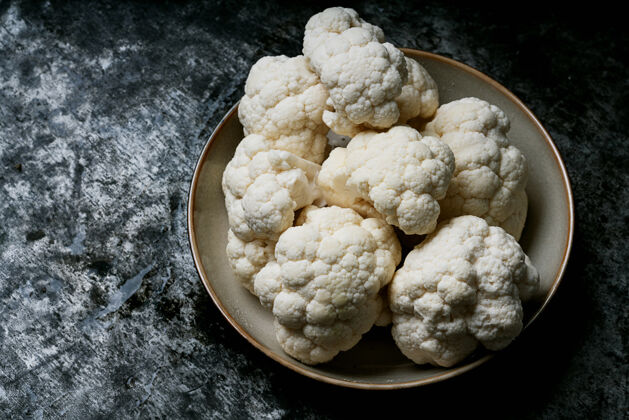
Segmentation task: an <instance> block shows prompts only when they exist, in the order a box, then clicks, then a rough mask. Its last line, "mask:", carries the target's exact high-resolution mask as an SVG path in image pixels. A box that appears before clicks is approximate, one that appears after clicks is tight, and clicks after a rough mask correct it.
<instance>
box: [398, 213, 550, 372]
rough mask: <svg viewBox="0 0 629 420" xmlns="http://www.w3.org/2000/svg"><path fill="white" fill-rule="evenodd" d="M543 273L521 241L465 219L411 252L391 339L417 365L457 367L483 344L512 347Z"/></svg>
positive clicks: (403, 273)
mask: <svg viewBox="0 0 629 420" xmlns="http://www.w3.org/2000/svg"><path fill="white" fill-rule="evenodd" d="M538 284H539V276H538V273H537V270H536V269H535V267H533V265H532V264H531V261H530V260H529V258H528V257H527V256H526V254H525V253H524V252H523V251H522V248H520V245H519V244H518V243H517V241H516V240H515V239H514V238H513V237H512V236H511V235H509V234H507V233H506V232H505V231H504V230H503V229H502V228H499V227H495V226H489V225H488V224H487V222H486V221H485V220H483V219H481V218H478V217H475V216H460V217H457V218H454V219H451V220H449V221H447V222H443V223H441V224H439V226H438V228H437V230H436V231H435V232H433V233H432V234H431V235H429V236H428V237H427V238H426V239H425V240H424V241H423V242H422V243H421V244H419V245H417V246H416V247H415V249H414V250H413V251H411V252H410V253H409V254H408V256H407V257H406V260H405V261H404V265H403V266H402V268H400V269H399V270H398V271H397V272H396V273H395V276H394V278H393V281H392V282H391V284H390V285H389V305H390V309H391V311H392V312H393V328H392V335H393V338H394V339H395V342H396V344H397V345H398V347H399V348H400V350H401V351H402V353H404V354H405V355H406V356H407V357H408V358H410V359H411V360H413V361H414V362H415V363H418V364H422V363H432V364H435V365H440V366H452V365H454V364H456V363H458V362H460V361H461V360H463V359H464V358H465V357H467V356H468V355H469V354H470V353H472V352H473V351H474V349H475V348H476V347H477V345H478V343H481V344H482V345H483V346H485V347H486V348H488V349H490V350H499V349H502V348H504V347H506V346H507V345H508V344H509V343H510V342H511V341H512V340H513V339H514V338H515V337H516V336H517V335H518V334H519V333H520V331H521V330H522V303H521V300H526V299H529V298H530V297H532V296H533V295H534V293H535V292H536V290H537V287H538Z"/></svg>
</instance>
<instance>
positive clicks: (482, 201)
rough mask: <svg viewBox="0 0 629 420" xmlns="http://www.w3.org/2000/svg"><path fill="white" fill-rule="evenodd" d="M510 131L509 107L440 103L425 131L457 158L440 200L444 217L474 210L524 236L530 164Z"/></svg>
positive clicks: (470, 101) (468, 100) (474, 102)
mask: <svg viewBox="0 0 629 420" xmlns="http://www.w3.org/2000/svg"><path fill="white" fill-rule="evenodd" d="M508 131H509V119H508V118H507V116H506V115H505V113H504V112H503V111H502V110H501V109H500V108H498V107H497V106H495V105H491V104H490V103H488V102H486V101H483V100H481V99H478V98H464V99H459V100H457V101H454V102H450V103H448V104H445V105H442V106H441V107H439V109H438V110H437V113H436V114H435V118H434V119H433V120H432V121H431V122H430V123H428V124H427V125H426V129H425V131H424V134H425V135H434V136H439V137H440V138H441V141H443V142H444V143H446V144H447V145H448V146H450V148H451V149H452V152H453V153H454V157H455V160H456V168H455V170H454V176H453V178H452V182H451V183H450V187H449V189H448V192H447V195H446V197H445V199H443V200H441V201H440V202H439V205H440V206H441V219H442V220H445V219H449V218H451V217H456V216H460V215H464V214H471V215H474V216H478V217H482V218H483V219H485V220H487V222H488V223H489V224H490V225H493V226H500V227H502V228H503V229H504V230H506V231H507V232H509V233H510V234H511V235H513V236H514V237H515V238H516V239H520V235H521V234H522V229H523V228H524V222H525V220H526V213H527V207H528V199H527V196H526V192H525V188H526V181H527V164H526V159H525V157H524V155H523V154H522V152H520V150H518V149H517V148H516V147H515V146H513V145H511V144H509V139H508V138H507V132H508Z"/></svg>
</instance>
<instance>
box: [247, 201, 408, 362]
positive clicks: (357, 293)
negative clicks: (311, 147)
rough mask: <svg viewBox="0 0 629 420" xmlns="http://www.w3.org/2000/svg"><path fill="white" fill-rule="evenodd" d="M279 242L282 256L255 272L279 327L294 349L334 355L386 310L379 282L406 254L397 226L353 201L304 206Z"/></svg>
mask: <svg viewBox="0 0 629 420" xmlns="http://www.w3.org/2000/svg"><path fill="white" fill-rule="evenodd" d="M296 224H297V226H294V227H291V228H289V229H287V230H286V231H285V232H284V233H282V235H281V236H280V238H279V240H278V242H277V245H276V247H275V258H276V261H277V262H276V263H271V264H268V265H267V266H266V267H265V268H264V270H262V271H261V272H260V273H258V275H257V276H256V278H255V281H254V283H255V285H254V287H255V290H256V292H257V293H259V296H260V300H261V302H262V303H263V304H265V305H267V306H270V307H272V309H273V315H274V316H275V332H276V337H277V340H278V341H279V343H280V345H281V346H282V348H283V349H284V351H286V353H288V354H289V355H290V356H292V357H294V358H296V359H298V360H300V361H302V362H304V363H307V364H316V363H323V362H326V361H329V360H331V359H332V358H333V357H334V356H335V355H336V354H338V353H339V352H340V351H345V350H349V349H350V348H351V347H353V346H354V345H356V343H358V341H359V340H360V338H361V337H362V335H363V334H364V333H366V332H367V331H368V330H369V329H371V327H372V326H373V325H374V323H375V322H376V320H377V319H378V318H379V317H380V316H381V312H382V310H383V307H384V302H383V300H382V298H381V297H380V294H379V292H380V290H381V289H382V288H383V287H384V286H385V285H386V284H388V283H389V282H390V280H391V277H392V276H393V273H394V272H395V267H396V266H397V264H398V263H399V261H400V259H401V247H400V244H399V242H398V240H397V237H396V236H395V233H394V231H393V229H392V228H391V226H389V225H387V224H386V223H385V222H384V221H382V220H381V219H373V218H369V219H363V218H362V217H361V216H360V215H359V214H358V213H356V212H355V211H353V210H351V209H344V208H340V207H324V208H318V207H315V206H309V207H306V208H305V209H304V210H302V213H301V215H300V216H299V218H298V220H297V222H296Z"/></svg>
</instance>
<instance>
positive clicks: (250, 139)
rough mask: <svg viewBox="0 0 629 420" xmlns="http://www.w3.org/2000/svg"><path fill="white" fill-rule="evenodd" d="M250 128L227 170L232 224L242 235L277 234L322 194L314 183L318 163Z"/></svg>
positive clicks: (266, 236)
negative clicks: (278, 146)
mask: <svg viewBox="0 0 629 420" xmlns="http://www.w3.org/2000/svg"><path fill="white" fill-rule="evenodd" d="M271 144H272V142H270V141H269V140H267V139H266V138H264V137H262V136H260V135H257V134H250V135H249V136H247V137H245V138H244V139H243V140H242V141H241V142H240V144H239V145H238V147H237V148H236V152H235V153H234V157H233V158H232V160H231V161H230V162H229V163H228V164H227V166H226V168H225V171H224V172H223V181H222V186H223V192H224V194H225V206H226V208H227V217H228V219H229V226H230V228H231V230H232V231H233V233H234V234H235V235H236V236H237V237H239V238H240V239H241V240H243V241H247V242H249V241H252V240H254V239H269V240H277V238H278V237H279V235H280V234H281V233H282V232H283V231H284V230H286V229H287V228H288V227H290V226H291V225H292V224H293V220H294V218H295V211H296V210H299V209H300V208H302V207H305V206H307V205H309V204H312V203H313V202H314V201H315V200H317V198H318V197H319V195H320V193H319V188H318V187H317V186H316V184H315V179H316V176H317V174H318V172H319V169H320V168H321V167H320V166H319V165H317V164H315V163H313V162H310V161H308V160H305V159H302V158H300V157H298V156H296V155H294V154H292V153H289V152H286V151H283V150H274V149H270V147H271Z"/></svg>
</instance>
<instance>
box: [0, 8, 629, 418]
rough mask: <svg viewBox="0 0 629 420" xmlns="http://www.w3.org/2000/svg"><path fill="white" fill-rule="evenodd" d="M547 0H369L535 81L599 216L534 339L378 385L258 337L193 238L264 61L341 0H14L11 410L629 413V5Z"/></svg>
mask: <svg viewBox="0 0 629 420" xmlns="http://www.w3.org/2000/svg"><path fill="white" fill-rule="evenodd" d="M522 4H523V3H522ZM526 4H527V8H522V10H518V9H515V10H514V9H509V8H508V6H506V5H505V4H497V5H495V6H491V5H487V6H482V7H479V8H478V9H475V10H472V9H471V8H469V7H468V6H447V5H443V4H439V3H426V4H421V3H420V4H416V5H415V6H413V7H409V6H406V5H404V4H402V3H399V4H398V3H395V2H383V3H382V4H379V5H376V4H371V5H361V4H357V5H355V7H356V9H357V10H358V11H359V13H360V14H361V15H362V16H363V17H364V18H365V19H366V20H368V21H370V22H372V23H375V24H377V25H380V26H381V27H382V28H383V29H384V30H385V33H386V34H387V37H388V39H389V40H391V41H392V42H393V43H395V44H396V45H399V46H405V47H411V48H418V49H424V50H428V51H432V52H435V53H439V54H443V55H445V56H448V57H452V58H454V59H457V60H460V61H462V62H464V63H467V64H469V65H471V66H473V67H476V68H477V69H479V70H481V71H483V72H485V73H487V74H488V75H490V76H491V77H493V78H495V79H496V80H498V81H499V82H501V83H502V84H504V85H505V86H506V87H507V88H509V89H511V90H512V91H513V92H514V93H515V94H516V95H518V96H519V97H520V98H521V99H522V100H523V101H524V102H525V103H526V104H527V105H528V106H529V107H530V108H531V109H532V111H533V112H534V113H535V114H536V115H537V116H538V118H539V119H540V120H541V121H542V123H543V124H544V125H545V127H546V128H547V129H548V130H549V131H550V133H551V135H552V136H553V138H554V139H555V142H556V144H557V146H558V148H559V150H560V152H561V153H562V155H563V157H564V159H565V162H566V165H567V168H568V172H569V174H570V177H571V180H572V185H573V189H574V195H575V205H576V215H577V229H576V234H575V243H574V248H573V254H572V259H571V262H570V264H569V267H568V271H567V273H566V276H565V279H564V282H563V283H562V285H561V287H560V288H559V291H558V293H557V295H556V297H555V298H554V300H553V301H552V302H551V304H550V306H549V308H548V310H547V312H545V313H544V314H543V316H542V317H541V318H540V319H539V322H537V323H536V324H535V325H534V326H533V328H531V329H530V330H529V331H528V332H527V334H525V335H524V336H522V337H521V338H522V339H521V340H519V342H518V343H517V344H516V345H514V346H512V347H511V348H509V349H508V350H507V351H504V352H502V353H500V355H499V356H498V357H497V358H496V359H494V360H493V361H492V362H490V363H488V364H487V365H485V366H483V367H481V368H479V369H477V370H475V371H473V372H470V373H468V374H465V375H463V376H461V377H458V378H455V379H452V380H449V381H447V382H444V383H439V384H436V385H432V386H429V387H423V388H416V389H409V390H403V391H396V392H383V393H378V394H375V393H366V392H365V391H356V390H349V389H342V388H338V387H333V386H328V385H325V384H320V383H317V382H315V381H313V380H310V379H308V378H304V377H301V376H299V375H297V374H295V373H293V372H292V371H289V370H287V369H285V368H283V367H281V366H280V365H278V364H277V363H275V362H273V361H271V360H270V359H268V358H266V356H264V355H263V354H262V353H260V352H258V351H257V350H255V349H254V348H253V347H251V346H250V345H249V344H248V343H247V342H246V341H245V340H244V339H242V338H241V337H240V336H239V335H238V334H237V333H236V332H235V331H234V330H232V328H231V327H230V326H229V325H228V324H227V322H226V321H225V320H224V319H223V318H222V316H221V315H220V313H219V312H218V310H217V309H216V308H215V307H214V305H213V304H212V302H211V301H210V299H209V296H208V295H207V293H206V292H205V290H204V289H203V287H202V285H201V283H200V281H199V279H198V278H197V275H196V272H195V270H194V267H193V263H192V258H191V256H190V252H189V249H188V240H187V237H186V215H185V205H186V194H187V190H188V186H189V181H190V177H191V174H192V170H193V167H194V164H195V162H196V159H197V157H198V154H199V152H200V150H201V148H202V147H203V145H204V142H205V140H206V139H207V137H208V135H209V133H210V132H211V129H212V127H214V126H215V125H216V123H217V122H218V121H219V120H220V118H221V116H222V115H223V114H224V112H225V111H226V110H227V109H229V107H231V105H232V104H233V103H234V102H235V101H236V100H237V99H238V98H239V96H240V95H241V94H242V88H243V84H244V80H245V78H246V75H247V72H248V69H249V67H250V66H251V65H252V64H253V63H254V62H255V61H256V60H257V59H258V58H260V57H261V56H263V55H278V54H287V55H296V54H298V53H299V51H300V43H301V36H302V33H303V26H304V24H305V22H306V21H307V19H308V17H309V16H310V15H312V14H314V13H316V12H317V11H320V10H321V9H322V8H324V7H325V5H323V4H322V3H318V4H317V3H306V4H293V3H290V2H286V3H284V4H273V3H264V4H261V5H258V4H256V3H255V2H247V3H243V2H239V3H231V4H228V3H223V2H217V3H208V2H179V3H172V4H162V3H159V4H151V3H146V2H141V3H131V2H88V1H81V2H79V1H76V2H72V3H70V4H68V3H59V4H57V3H56V2H45V3H43V2H33V3H31V2H0V165H1V166H0V220H2V223H0V302H1V306H0V414H1V415H0V417H7V416H14V417H33V418H59V417H66V418H86V417H96V418H98V417H109V418H126V417H130V418H136V417H142V418H143V417H165V416H168V415H173V416H175V417H179V416H185V417H187V416H190V417H201V418H212V417H216V418H226V417H227V418H244V417H256V418H281V417H288V418H315V417H316V418H321V417H323V418H326V417H330V418H341V417H346V416H348V415H359V414H363V415H366V414H374V415H376V414H382V415H391V414H394V413H397V412H401V411H402V410H409V409H410V410H412V411H411V412H414V413H416V414H417V415H418V416H422V415H426V414H427V413H433V414H439V415H447V414H454V413H459V414H462V415H465V416H466V417H467V416H470V415H471V414H472V413H476V414H480V415H483V416H485V417H494V416H496V417H529V418H539V417H543V418H557V417H561V418H622V417H625V416H627V415H628V414H629V412H628V410H629V408H628V401H627V394H628V389H627V382H628V376H629V369H628V362H627V358H628V355H627V353H628V352H627V348H628V344H627V340H628V337H629V326H628V318H629V317H628V313H629V312H628V309H627V308H628V303H629V302H628V299H627V298H628V297H629V292H628V290H629V289H628V286H629V284H628V280H627V269H626V264H627V263H628V262H629V258H628V257H629V251H628V247H627V245H626V240H627V238H628V233H629V232H628V228H627V226H628V224H629V212H628V211H627V203H629V177H628V172H629V171H628V167H629V152H628V148H629V147H628V146H629V143H628V141H627V134H626V133H627V123H629V118H628V117H629V116H628V109H629V86H628V80H629V75H628V74H627V70H626V66H627V64H628V63H629V60H628V58H629V56H628V55H629V54H628V53H627V45H629V36H628V32H627V30H626V26H625V24H624V23H622V22H620V19H614V18H613V17H614V16H615V13H614V11H613V10H609V9H604V8H597V9H590V10H583V11H581V12H579V11H577V12H578V13H577V14H576V15H572V16H570V17H568V16H566V15H565V12H564V11H562V10H561V9H558V8H557V9H549V8H548V7H544V8H535V7H532V4H530V3H526ZM573 11H574V10H573ZM618 16H619V15H618ZM470 418H471V417H470Z"/></svg>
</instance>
